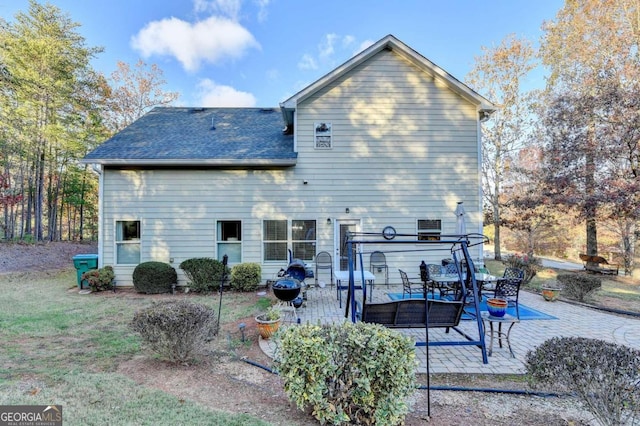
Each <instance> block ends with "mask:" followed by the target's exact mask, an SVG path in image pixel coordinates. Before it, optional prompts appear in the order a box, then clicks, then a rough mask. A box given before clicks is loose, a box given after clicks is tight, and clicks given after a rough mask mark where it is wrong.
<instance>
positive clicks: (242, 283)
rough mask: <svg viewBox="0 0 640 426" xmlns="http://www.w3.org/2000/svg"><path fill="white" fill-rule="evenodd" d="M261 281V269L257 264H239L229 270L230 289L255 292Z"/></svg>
mask: <svg viewBox="0 0 640 426" xmlns="http://www.w3.org/2000/svg"><path fill="white" fill-rule="evenodd" d="M261 280H262V268H260V265H259V264H257V263H241V264H239V265H235V266H234V267H233V268H231V288H233V289H234V290H238V291H255V290H256V289H257V288H258V285H259V284H260V281H261Z"/></svg>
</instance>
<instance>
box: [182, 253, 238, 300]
mask: <svg viewBox="0 0 640 426" xmlns="http://www.w3.org/2000/svg"><path fill="white" fill-rule="evenodd" d="M180 269H182V270H183V271H184V274H185V275H186V276H187V279H188V280H189V289H190V290H191V291H194V292H196V293H202V292H208V291H215V290H218V289H219V288H220V281H221V280H222V273H223V271H224V270H225V266H224V265H223V264H222V262H220V261H219V260H216V259H212V258H210V257H194V258H191V259H187V260H185V261H184V262H182V263H180ZM227 269H228V268H227Z"/></svg>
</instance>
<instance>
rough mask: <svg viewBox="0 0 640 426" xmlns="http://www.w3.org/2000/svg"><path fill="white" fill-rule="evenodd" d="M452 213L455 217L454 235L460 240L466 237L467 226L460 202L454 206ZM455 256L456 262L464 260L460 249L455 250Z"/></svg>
mask: <svg viewBox="0 0 640 426" xmlns="http://www.w3.org/2000/svg"><path fill="white" fill-rule="evenodd" d="M454 213H455V215H456V235H457V236H458V239H462V236H463V235H467V225H466V223H465V220H464V215H465V211H464V206H463V205H462V201H458V205H457V206H456V210H455V212H454ZM455 254H456V256H455V257H456V258H457V259H458V262H459V261H460V259H464V253H463V252H462V249H461V248H458V249H456V250H455Z"/></svg>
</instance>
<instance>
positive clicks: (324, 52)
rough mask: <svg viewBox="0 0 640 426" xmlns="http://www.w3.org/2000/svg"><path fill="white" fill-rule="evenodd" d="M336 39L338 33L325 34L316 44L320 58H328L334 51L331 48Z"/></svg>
mask: <svg viewBox="0 0 640 426" xmlns="http://www.w3.org/2000/svg"><path fill="white" fill-rule="evenodd" d="M337 39H338V34H327V35H325V36H324V40H322V41H321V42H320V44H319V45H318V50H319V51H320V53H319V55H320V57H321V58H328V57H330V56H332V55H333V54H334V53H335V49H334V48H333V45H334V43H335V42H336V40H337Z"/></svg>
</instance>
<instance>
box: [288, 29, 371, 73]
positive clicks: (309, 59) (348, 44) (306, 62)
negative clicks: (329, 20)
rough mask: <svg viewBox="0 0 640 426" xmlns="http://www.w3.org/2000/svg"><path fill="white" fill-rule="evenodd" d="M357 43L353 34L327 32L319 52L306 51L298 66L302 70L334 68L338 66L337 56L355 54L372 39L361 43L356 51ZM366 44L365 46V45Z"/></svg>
mask: <svg viewBox="0 0 640 426" xmlns="http://www.w3.org/2000/svg"><path fill="white" fill-rule="evenodd" d="M355 44H356V38H355V37H354V36H352V35H346V36H340V35H338V34H334V33H331V34H325V35H324V37H323V38H322V40H321V41H320V43H318V52H317V54H316V55H313V54H310V53H305V54H304V55H303V56H302V58H301V59H300V61H298V68H299V69H301V70H316V69H319V68H321V67H322V68H332V67H335V66H336V63H335V62H336V56H340V57H342V56H346V55H344V53H343V52H345V51H346V52H348V53H347V54H350V55H352V56H353V55H355V54H356V53H359V52H361V51H362V50H363V48H366V47H368V46H370V45H371V44H372V42H370V41H368V40H367V41H366V42H364V43H361V44H360V47H359V48H358V47H356V49H358V50H357V51H356V52H355V53H354V52H353V50H354V47H353V46H354V45H355ZM363 46H364V47H363Z"/></svg>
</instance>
